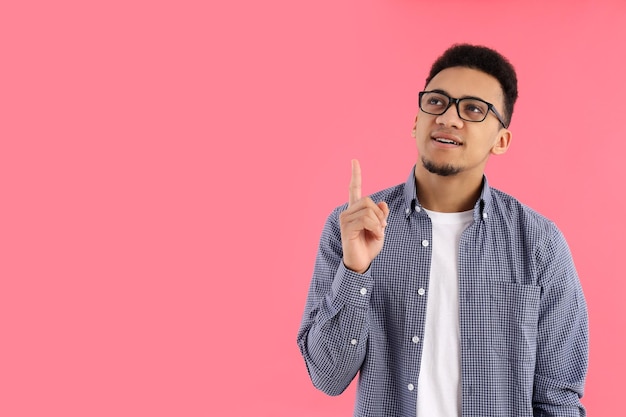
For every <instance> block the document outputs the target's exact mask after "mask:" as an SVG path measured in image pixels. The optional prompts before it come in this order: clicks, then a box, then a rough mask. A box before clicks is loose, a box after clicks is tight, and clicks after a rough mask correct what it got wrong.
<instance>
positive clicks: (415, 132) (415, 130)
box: [411, 115, 417, 137]
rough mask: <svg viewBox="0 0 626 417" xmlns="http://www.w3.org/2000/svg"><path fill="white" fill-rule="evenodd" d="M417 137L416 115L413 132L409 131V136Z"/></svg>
mask: <svg viewBox="0 0 626 417" xmlns="http://www.w3.org/2000/svg"><path fill="white" fill-rule="evenodd" d="M416 135H417V115H415V121H414V122H413V130H411V136H412V137H415V136H416Z"/></svg>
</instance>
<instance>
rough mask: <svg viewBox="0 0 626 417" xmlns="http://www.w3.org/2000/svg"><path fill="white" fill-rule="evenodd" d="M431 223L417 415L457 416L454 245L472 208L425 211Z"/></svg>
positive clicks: (458, 355) (458, 378)
mask: <svg viewBox="0 0 626 417" xmlns="http://www.w3.org/2000/svg"><path fill="white" fill-rule="evenodd" d="M426 213H428V216H429V217H430V219H431V222H432V225H433V237H432V262H431V265H430V280H429V284H428V304H427V306H426V323H425V327H424V337H423V340H422V342H423V343H424V346H423V347H422V363H421V368H420V373H419V380H418V386H417V416H418V417H459V416H460V415H461V351H460V350H461V349H460V336H459V332H460V331H459V271H458V265H459V242H460V239H461V234H462V233H463V231H464V230H465V228H467V226H469V225H470V224H471V223H472V220H473V212H472V210H469V211H464V212H461V213H439V212H433V211H429V210H426Z"/></svg>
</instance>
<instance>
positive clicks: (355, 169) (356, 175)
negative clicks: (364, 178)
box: [348, 159, 361, 206]
mask: <svg viewBox="0 0 626 417" xmlns="http://www.w3.org/2000/svg"><path fill="white" fill-rule="evenodd" d="M360 199H361V165H359V161H358V160H356V159H353V160H352V178H351V179H350V199H349V200H348V206H351V205H353V204H354V203H356V202H357V201H359V200H360Z"/></svg>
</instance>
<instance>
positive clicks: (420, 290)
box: [417, 288, 426, 295]
mask: <svg viewBox="0 0 626 417" xmlns="http://www.w3.org/2000/svg"><path fill="white" fill-rule="evenodd" d="M417 293H418V294H419V295H424V294H426V290H425V289H423V288H420V289H419V290H417Z"/></svg>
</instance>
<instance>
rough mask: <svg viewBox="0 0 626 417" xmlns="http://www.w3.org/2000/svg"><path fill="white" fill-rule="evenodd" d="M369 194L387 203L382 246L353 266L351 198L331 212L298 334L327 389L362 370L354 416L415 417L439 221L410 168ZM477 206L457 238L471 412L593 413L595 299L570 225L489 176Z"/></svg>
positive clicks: (465, 388) (465, 389)
mask: <svg viewBox="0 0 626 417" xmlns="http://www.w3.org/2000/svg"><path fill="white" fill-rule="evenodd" d="M371 197H372V199H373V200H374V201H386V202H387V204H388V205H389V210H390V211H389V217H388V219H387V223H388V225H387V228H386V231H385V243H384V245H383V249H382V251H381V252H380V254H379V255H378V256H377V257H376V258H375V259H374V261H373V262H372V264H371V266H370V268H369V270H368V271H366V272H365V273H364V274H358V273H355V272H352V271H350V270H348V269H347V268H345V266H344V265H343V262H342V248H341V234H340V229H339V213H341V212H342V211H343V210H345V209H346V207H347V206H346V205H343V206H340V207H337V208H336V209H335V210H334V211H333V212H332V213H331V214H330V216H329V217H328V219H327V221H326V224H325V226H324V229H323V232H322V236H321V239H320V245H319V250H318V254H317V258H316V262H315V268H314V272H313V278H312V280H311V285H310V289H309V293H308V297H307V301H306V306H305V311H304V314H303V318H302V323H301V326H300V330H299V332H298V345H299V347H300V351H301V353H302V356H303V358H304V361H305V363H306V367H307V370H308V372H309V375H310V377H311V380H312V381H313V384H314V385H315V386H316V387H317V388H318V389H320V390H322V391H323V392H325V393H327V394H329V395H339V394H340V393H342V392H343V391H344V390H345V389H346V387H347V386H348V385H349V384H350V382H351V381H352V380H353V378H354V377H355V376H356V375H357V373H359V379H358V385H357V398H356V404H355V410H354V415H355V416H359V417H366V416H367V417H370V416H371V417H386V416H389V417H396V416H406V417H409V416H410V417H415V415H416V412H417V411H416V410H417V401H419V399H418V398H417V392H418V389H417V384H418V376H419V370H420V363H421V359H422V343H420V342H419V341H420V340H423V338H424V323H425V315H426V302H427V300H428V281H429V272H430V261H431V253H432V245H430V244H429V243H428V242H430V241H431V239H432V225H431V222H430V219H429V217H428V215H427V214H426V212H425V211H424V210H422V209H421V207H420V204H419V201H418V200H417V196H416V192H415V178H414V176H413V171H412V172H411V175H409V178H408V180H407V182H406V183H405V184H401V185H398V186H396V187H392V188H389V189H386V190H383V191H380V192H378V193H376V194H373V195H372V196H371ZM473 212H474V220H473V222H472V224H471V225H470V226H468V228H467V229H466V230H465V231H464V232H463V235H462V236H461V241H460V245H459V320H460V335H459V337H460V349H461V403H462V415H463V416H464V417H470V416H475V417H487V416H497V417H503V416H506V417H509V416H563V417H565V416H585V409H584V408H583V406H582V404H581V402H580V398H581V397H582V395H583V388H584V381H585V375H586V370H587V349H588V333H587V307H586V303H585V299H584V296H583V292H582V288H581V285H580V282H579V280H578V276H577V273H576V269H575V267H574V263H573V261H572V257H571V254H570V250H569V248H568V246H567V243H566V242H565V239H564V237H563V235H562V233H561V232H560V231H559V229H558V228H557V227H556V226H555V225H554V223H552V222H551V221H549V220H547V219H546V218H544V217H543V216H541V215H540V214H538V213H536V212H534V211H532V210H531V209H529V208H528V207H526V206H524V205H522V204H520V203H519V202H518V201H517V200H515V199H514V198H512V197H511V196H509V195H507V194H505V193H503V192H501V191H498V190H496V189H493V188H490V187H489V185H488V183H487V180H486V178H485V179H484V181H483V188H482V192H481V196H480V198H479V200H478V201H477V202H476V205H475V207H474V211H473ZM415 336H417V337H415ZM420 417H431V416H420Z"/></svg>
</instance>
